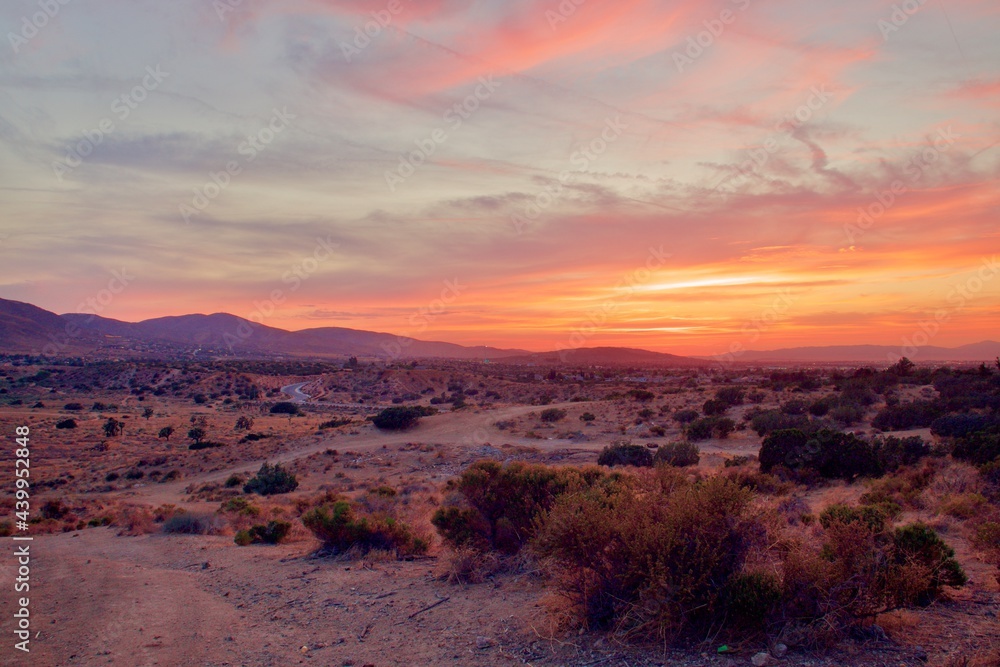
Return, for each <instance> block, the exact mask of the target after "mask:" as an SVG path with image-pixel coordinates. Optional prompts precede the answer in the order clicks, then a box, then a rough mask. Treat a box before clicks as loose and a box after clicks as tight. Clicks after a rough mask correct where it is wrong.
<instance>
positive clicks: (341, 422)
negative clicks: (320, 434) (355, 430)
mask: <svg viewBox="0 0 1000 667" xmlns="http://www.w3.org/2000/svg"><path fill="white" fill-rule="evenodd" d="M353 423H354V420H352V419H331V420H329V421H325V422H323V423H322V424H320V425H319V429H320V430H321V431H322V430H325V429H328V428H337V427H338V426H347V425H348V424H353Z"/></svg>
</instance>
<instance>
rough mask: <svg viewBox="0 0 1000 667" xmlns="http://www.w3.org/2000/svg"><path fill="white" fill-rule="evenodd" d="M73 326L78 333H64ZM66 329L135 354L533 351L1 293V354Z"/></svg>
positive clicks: (89, 343)
mask: <svg viewBox="0 0 1000 667" xmlns="http://www.w3.org/2000/svg"><path fill="white" fill-rule="evenodd" d="M67 326H69V330H70V331H72V332H74V334H75V335H73V336H67V335H66V334H65V330H66V329H67ZM60 334H61V337H62V339H68V340H70V344H69V345H66V346H65V347H64V348H62V349H60V350H59V352H57V353H59V354H62V353H65V354H82V353H89V352H94V351H96V350H102V349H103V350H105V351H107V350H114V351H116V352H129V351H131V352H132V353H134V354H147V353H149V354H152V353H161V354H162V353H164V352H167V351H175V352H180V351H185V352H202V353H211V354H217V355H222V356H228V355H237V356H239V355H255V356H346V355H358V356H368V357H373V356H378V357H386V358H400V359H407V358H410V359H416V358H432V357H443V358H450V359H501V358H503V357H507V356H513V355H524V354H529V353H528V352H527V351H526V350H504V349H499V348H494V347H488V346H475V347H466V346H463V345H456V344H454V343H446V342H438V341H422V340H417V339H415V338H407V337H404V336H394V335H392V334H387V333H378V332H374V331H361V330H357V329H346V328H341V327H321V328H315V329H304V330H302V331H285V330H284V329H278V328H275V327H268V326H265V325H263V324H256V323H254V322H250V321H249V320H246V319H243V318H241V317H237V316H235V315H230V314H228V313H213V314H211V315H202V314H194V315H179V316H170V317H157V318H154V319H150V320H143V321H142V322H122V321H120V320H115V319H111V318H107V317H100V316H98V315H91V314H87V313H68V314H66V315H56V314H55V313H51V312H49V311H47V310H43V309H41V308H38V307H36V306H32V305H30V304H26V303H21V302H18V301H9V300H6V299H0V352H9V353H30V354H38V353H40V352H43V351H45V345H47V344H48V343H49V342H50V340H51V339H53V337H56V338H58V337H59V336H60ZM49 349H52V348H49Z"/></svg>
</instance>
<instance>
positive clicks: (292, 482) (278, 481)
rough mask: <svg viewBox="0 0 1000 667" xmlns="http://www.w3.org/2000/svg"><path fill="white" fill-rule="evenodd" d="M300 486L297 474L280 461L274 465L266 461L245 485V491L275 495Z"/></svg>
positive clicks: (288, 491) (289, 491)
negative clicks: (285, 467) (286, 468)
mask: <svg viewBox="0 0 1000 667" xmlns="http://www.w3.org/2000/svg"><path fill="white" fill-rule="evenodd" d="M298 487H299V482H298V480H297V479H296V478H295V475H294V474H292V473H290V472H288V471H287V470H285V469H284V468H282V467H281V464H280V463H275V464H274V465H270V464H268V463H264V464H262V465H261V466H260V470H258V471H257V474H256V475H255V476H254V477H253V478H251V479H250V481H248V482H247V483H246V484H245V485H244V486H243V493H256V494H258V495H261V496H273V495H276V494H279V493H291V492H292V491H294V490H295V489H297V488H298Z"/></svg>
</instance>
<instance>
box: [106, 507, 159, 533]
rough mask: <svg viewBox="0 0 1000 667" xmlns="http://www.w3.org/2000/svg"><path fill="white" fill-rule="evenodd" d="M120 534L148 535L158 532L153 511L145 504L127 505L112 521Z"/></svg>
mask: <svg viewBox="0 0 1000 667" xmlns="http://www.w3.org/2000/svg"><path fill="white" fill-rule="evenodd" d="M111 525H112V526H117V527H118V528H119V530H118V534H119V535H148V534H150V533H153V532H156V529H157V527H156V524H155V523H154V521H153V512H152V511H151V510H150V509H149V508H148V507H146V506H145V505H125V506H123V507H122V508H121V509H120V510H119V511H118V514H117V516H115V518H114V520H113V521H112V523H111Z"/></svg>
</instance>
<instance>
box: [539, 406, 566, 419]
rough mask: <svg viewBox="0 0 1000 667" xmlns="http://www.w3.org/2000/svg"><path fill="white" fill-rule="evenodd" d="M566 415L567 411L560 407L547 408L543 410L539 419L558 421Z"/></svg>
mask: <svg viewBox="0 0 1000 667" xmlns="http://www.w3.org/2000/svg"><path fill="white" fill-rule="evenodd" d="M565 417H566V411H565V410H560V409H559V408H546V409H545V410H542V413H541V414H540V415H539V419H541V420H542V421H543V422H557V421H560V420H561V419H564V418H565Z"/></svg>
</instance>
